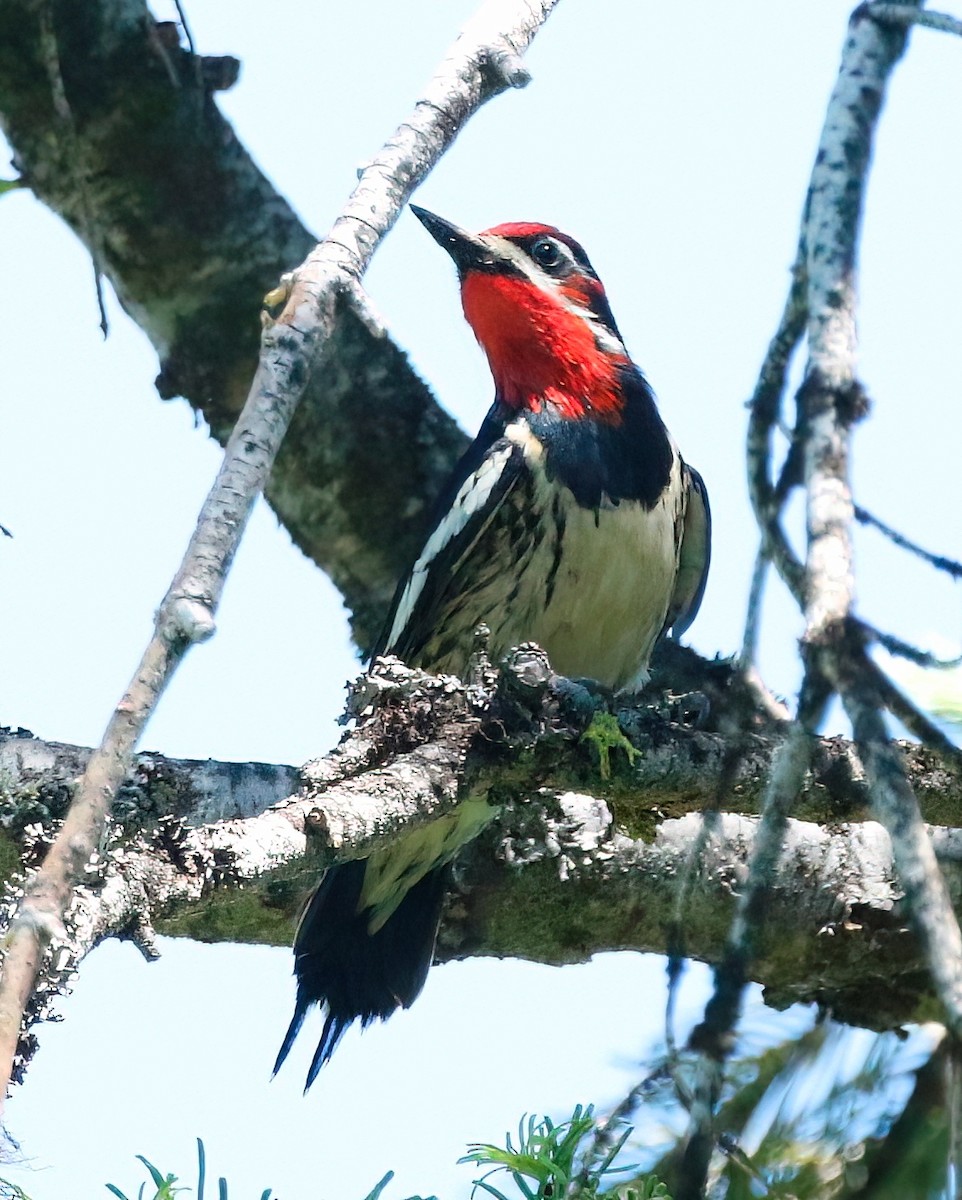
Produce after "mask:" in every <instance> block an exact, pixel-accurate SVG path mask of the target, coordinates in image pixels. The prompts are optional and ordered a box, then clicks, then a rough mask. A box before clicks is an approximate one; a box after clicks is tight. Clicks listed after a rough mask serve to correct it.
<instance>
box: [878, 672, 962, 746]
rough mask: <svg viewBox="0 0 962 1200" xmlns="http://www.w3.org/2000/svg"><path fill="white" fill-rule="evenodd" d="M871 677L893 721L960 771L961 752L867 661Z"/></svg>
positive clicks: (882, 673) (930, 720)
mask: <svg viewBox="0 0 962 1200" xmlns="http://www.w3.org/2000/svg"><path fill="white" fill-rule="evenodd" d="M868 662H869V663H870V665H871V668H872V670H873V671H874V675H875V686H876V688H877V689H878V692H879V698H880V700H881V702H882V703H883V704H884V705H885V707H886V708H887V709H888V711H889V712H890V713H891V714H892V716H893V717H895V719H896V720H897V721H901V723H902V724H903V725H904V726H905V728H906V729H907V730H908V731H909V733H911V734H912V736H913V737H916V738H918V740H919V741H920V742H921V743H922V745H923V746H929V747H930V748H931V749H933V750H935V751H936V753H937V754H940V755H941V756H942V757H943V758H944V759H946V760H947V761H948V762H949V763H950V764H952V765H953V766H955V768H956V769H962V750H960V749H959V747H958V746H957V745H956V744H955V742H953V741H952V740H951V739H950V738H948V737H947V736H946V735H945V734H944V733H943V732H942V730H941V729H939V727H938V725H936V724H935V722H934V721H933V720H932V719H931V717H929V716H928V715H927V714H926V713H924V712H922V710H921V709H920V708H918V707H917V706H916V705H915V704H913V703H912V701H911V700H910V699H909V697H908V696H906V695H905V693H904V692H903V691H901V690H900V689H899V688H898V687H897V686H896V685H895V683H894V682H893V681H892V680H891V679H890V678H889V677H888V675H886V674H885V672H884V671H883V670H882V668H881V667H880V666H879V665H878V663H877V662H875V661H874V660H873V659H869V660H868Z"/></svg>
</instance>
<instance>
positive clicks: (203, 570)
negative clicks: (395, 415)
mask: <svg viewBox="0 0 962 1200" xmlns="http://www.w3.org/2000/svg"><path fill="white" fill-rule="evenodd" d="M555 3H556V0H540V2H536V0H515V2H511V0H488V2H487V3H486V4H484V5H483V6H482V8H481V9H480V10H479V11H478V13H477V15H476V16H475V17H474V18H473V19H472V21H471V22H469V24H468V25H467V26H466V27H465V29H464V30H463V32H462V34H461V36H460V37H459V39H458V41H457V42H456V44H455V46H454V47H453V48H452V50H451V51H450V52H449V54H448V56H447V58H446V59H445V60H444V62H443V63H442V65H441V67H440V69H439V70H438V73H437V74H436V75H435V77H434V79H433V80H432V81H431V82H430V84H429V85H428V88H427V90H426V91H425V93H424V95H423V97H422V98H421V99H420V100H419V101H418V103H417V105H416V106H415V110H414V112H413V113H412V115H411V117H410V118H409V119H408V120H406V121H404V122H402V123H401V125H400V126H399V127H398V129H397V131H396V133H395V134H394V136H393V137H392V138H391V139H390V140H389V141H388V143H387V144H386V145H385V146H384V147H383V148H382V150H381V151H380V153H379V154H378V156H377V157H376V158H375V159H374V160H373V161H372V162H371V163H370V164H368V166H367V167H365V169H364V170H363V171H362V172H361V175H360V177H359V180H358V184H357V187H356V188H355V190H354V192H353V193H352V195H351V198H350V199H349V201H348V203H347V205H346V206H345V208H344V210H343V212H342V214H341V216H340V217H339V218H338V220H337V221H336V222H335V224H334V227H333V228H332V230H331V232H330V234H329V235H328V237H327V239H326V240H325V241H324V242H322V243H321V244H320V245H319V246H318V247H317V248H316V249H315V250H314V251H312V252H311V253H310V254H309V255H308V257H307V259H306V260H305V262H304V264H303V266H302V267H301V268H300V270H298V271H297V272H296V273H295V275H294V277H293V286H292V288H291V295H290V299H289V301H288V303H287V305H286V307H285V309H284V311H283V312H282V314H281V315H280V317H279V318H278V320H277V321H276V322H275V323H273V324H272V325H270V326H269V327H268V328H267V329H266V330H265V332H264V336H263V339H262V349H261V358H260V363H259V365H258V369H257V373H256V375H255V377H254V382H253V385H252V387H251V391H250V395H249V396H248V401H247V404H246V405H245V408H244V411H243V413H242V414H241V417H240V420H239V421H238V423H237V426H236V427H235V429H234V432H233V434H232V435H231V438H230V441H229V442H228V445H227V449H226V452H225V456H224V462H223V465H222V467H221V469H220V472H219V473H218V476H217V479H216V480H215V482H214V485H213V487H212V489H211V492H210V494H209V496H208V498H207V500H206V502H205V504H204V507H203V509H202V510H201V514H200V517H199V519H198V523H197V528H196V530H195V532H194V535H193V537H192V538H191V541H190V544H189V546H188V548H187V552H186V555H185V558H184V561H183V563H182V565H181V568H180V570H179V571H178V573H177V575H176V577H175V579H174V581H173V583H172V585H171V587H170V589H169V591H168V593H167V595H166V597H165V598H164V600H163V602H162V603H161V606H160V609H159V611H158V615H157V621H156V630H155V634H154V636H153V638H152V639H151V642H150V644H149V646H148V647H147V649H146V651H145V653H144V657H143V659H142V661H141V664H140V666H139V668H138V670H137V672H136V674H135V676H134V678H133V680H132V682H131V684H130V686H129V687H128V690H127V692H126V693H125V695H124V697H123V699H122V700H121V702H120V704H119V705H118V706H117V709H116V711H115V713H114V716H113V718H112V719H111V721H110V723H109V725H108V727H107V730H106V732H105V734H104V739H103V742H102V743H101V746H100V748H99V749H98V750H97V751H95V752H94V754H93V756H92V757H91V760H90V762H89V764H88V766H87V770H86V772H85V774H84V778H83V780H82V781H81V784H80V788H79V791H78V794H77V796H76V798H75V799H74V801H73V803H72V804H71V807H70V810H69V812H68V814H67V816H66V818H65V820H64V824H63V828H62V829H61V831H60V833H59V835H58V837H57V838H56V840H55V841H54V843H53V845H52V846H51V847H50V850H49V852H48V854H47V856H46V858H45V860H44V862H43V865H42V866H41V867H40V869H39V870H38V871H36V872H35V874H33V875H32V876H31V877H30V879H29V880H28V881H27V883H26V885H25V889H24V896H23V899H22V901H21V903H20V905H19V908H18V910H17V913H16V914H15V916H14V917H13V919H12V921H11V924H10V928H9V932H8V934H7V939H6V955H5V958H4V965H3V974H2V977H0V1079H2V1080H3V1081H4V1082H5V1081H6V1080H9V1079H10V1077H11V1072H12V1067H13V1062H14V1057H15V1053H16V1047H17V1042H18V1038H19V1031H20V1024H21V1018H22V1015H23V1013H24V1011H25V1009H26V1006H27V1002H28V999H29V995H30V992H31V990H32V988H33V985H34V982H35V980H36V977H37V972H38V970H39V966H40V961H41V958H42V955H43V952H44V950H45V948H46V946H47V945H48V944H49V942H50V940H51V938H54V937H58V936H60V935H61V934H62V932H63V918H64V914H65V913H66V911H67V908H68V906H69V903H70V898H71V893H72V890H73V888H74V887H75V886H76V885H77V883H78V882H80V881H81V880H82V879H83V878H84V872H85V870H86V868H87V864H88V863H89V862H90V860H91V857H92V856H93V855H94V854H96V853H97V852H98V851H99V850H100V849H101V848H102V844H103V840H104V836H105V830H106V824H107V817H108V813H109V810H110V804H111V801H112V799H113V796H114V793H115V791H116V789H117V787H118V786H119V784H120V783H121V781H122V779H123V777H124V775H125V773H126V771H127V768H128V766H129V764H130V760H131V756H132V753H133V750H134V747H135V745H136V743H137V740H138V738H139V737H140V735H141V733H142V731H143V729H144V727H145V725H146V723H147V720H148V719H149V717H150V715H151V713H152V711H153V709H154V706H155V705H156V703H157V700H158V699H159V697H160V695H161V693H162V691H163V689H164V687H165V686H166V684H167V682H168V681H169V679H170V677H171V675H172V674H173V672H174V670H175V669H176V667H177V665H178V664H179V662H180V660H181V659H182V658H183V656H184V654H185V653H186V651H187V649H188V648H189V647H190V646H191V645H192V644H193V643H194V642H198V641H203V640H204V639H205V638H207V637H210V636H211V634H212V633H213V632H214V612H215V611H216V608H217V605H218V602H219V599H220V594H221V590H222V588H223V584H224V580H225V577H226V575H227V572H228V570H229V568H230V564H231V561H232V559H233V556H234V553H235V550H236V548H237V545H238V543H239V540H240V538H241V536H242V534H243V531H244V528H245V525H246V522H247V518H248V515H249V513H250V511H251V508H252V506H253V503H254V500H255V499H256V497H257V496H258V495H259V494H260V492H261V491H262V490H263V487H264V484H265V482H266V480H267V477H268V475H269V473H270V469H271V466H272V464H273V461H274V458H275V456H276V454H277V450H278V448H279V446H280V443H281V440H282V439H283V436H284V433H285V432H286V430H287V426H288V424H289V422H290V419H291V416H292V415H293V412H294V409H295V408H296V406H297V402H298V400H299V398H300V395H301V393H302V392H303V390H304V388H305V385H306V380H307V378H308V376H309V374H310V370H311V366H312V364H313V362H314V359H315V357H316V356H317V354H318V352H319V350H320V348H321V346H322V345H323V343H324V340H325V338H326V337H327V336H328V335H329V334H330V332H331V330H332V329H333V327H334V323H335V298H336V296H337V294H338V293H339V292H341V291H343V290H344V289H345V288H346V287H350V286H352V284H353V283H354V282H356V281H357V280H358V279H359V278H360V277H361V275H362V274H363V272H364V270H365V269H366V267H367V265H368V262H369V261H370V258H371V255H372V254H373V253H374V251H375V249H376V248H377V245H378V243H379V242H380V240H381V238H382V237H383V236H384V234H385V233H386V232H387V231H388V230H389V229H390V228H391V226H392V225H393V223H394V221H395V220H396V218H397V215H398V212H399V211H400V208H401V206H402V205H403V204H404V203H405V201H406V200H407V198H408V196H409V195H410V193H411V191H412V190H413V188H414V187H416V186H417V184H418V183H419V182H420V181H421V180H422V179H423V178H424V176H425V175H426V174H427V173H428V172H429V171H430V170H431V168H432V167H433V166H434V164H435V163H436V162H437V160H438V159H439V158H440V157H441V155H442V154H443V153H444V151H445V150H446V149H447V148H448V146H450V144H451V143H452V141H453V140H454V138H455V137H456V135H457V133H458V131H459V130H460V129H461V127H462V125H463V124H464V122H465V121H466V120H467V119H468V118H469V117H470V116H471V115H472V114H473V113H474V112H475V111H476V110H477V109H478V108H479V107H480V106H481V105H482V104H483V103H484V102H485V101H486V100H487V99H489V98H490V97H491V96H493V95H496V94H497V93H498V92H500V91H502V90H503V89H504V88H505V87H507V86H512V85H514V84H518V83H523V82H524V76H523V73H522V72H519V71H518V69H517V66H516V61H515V60H516V57H517V56H518V55H519V54H521V53H523V52H524V50H525V49H526V48H527V46H528V44H529V42H530V40H531V38H532V37H533V36H534V34H535V33H536V32H537V30H538V29H539V28H540V26H541V24H542V23H543V22H544V20H545V18H546V17H547V16H548V14H549V12H550V11H551V9H552V8H553V7H554V4H555Z"/></svg>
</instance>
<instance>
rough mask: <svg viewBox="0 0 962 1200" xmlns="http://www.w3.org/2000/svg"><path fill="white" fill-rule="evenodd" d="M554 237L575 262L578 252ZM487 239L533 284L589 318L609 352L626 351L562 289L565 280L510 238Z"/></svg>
mask: <svg viewBox="0 0 962 1200" xmlns="http://www.w3.org/2000/svg"><path fill="white" fill-rule="evenodd" d="M546 236H548V235H546ZM551 240H552V242H554V243H555V244H556V245H557V247H558V249H559V250H561V251H562V252H563V253H564V254H565V255H566V256H567V257H568V259H569V261H570V262H574V255H572V253H571V249H570V248H569V247H568V246H566V245H565V243H564V242H561V241H558V239H557V238H552V239H551ZM484 241H486V242H487V243H488V245H489V246H490V247H491V248H492V250H494V252H495V255H496V256H497V257H498V258H501V259H506V260H507V261H508V262H510V263H511V265H512V266H514V267H516V268H517V269H518V271H519V272H520V273H521V274H522V275H523V276H524V277H525V278H526V279H527V280H528V281H529V283H533V284H534V285H535V287H538V288H540V289H541V290H542V291H543V292H545V293H546V294H547V295H548V296H550V297H551V298H552V300H554V301H555V303H556V304H559V305H560V306H561V307H562V308H564V309H566V310H567V311H568V312H569V313H571V314H572V315H573V316H576V317H580V318H581V320H582V321H585V322H586V323H587V324H588V326H589V327H590V329H591V332H592V333H593V334H594V336H595V340H596V341H597V343H598V345H599V346H600V347H601V349H602V350H605V351H607V352H608V353H609V354H624V352H625V348H624V346H623V345H622V343H621V342H620V341H619V340H618V339H617V338H616V337H614V336H613V335H612V334H611V333H610V332H609V331H608V330H607V329H606V328H605V326H604V325H603V324H602V323H601V321H600V320H599V319H598V317H597V316H596V315H595V314H594V313H593V312H592V311H591V309H590V308H587V307H586V306H585V305H584V304H579V303H578V302H577V301H576V300H573V299H572V298H571V297H570V296H568V295H567V294H566V293H565V292H564V291H563V290H562V287H561V281H560V280H558V279H552V277H551V276H550V275H549V274H548V273H547V271H544V270H542V268H541V267H539V266H538V264H537V263H536V262H535V261H534V259H533V258H531V256H530V255H528V254H526V253H525V251H524V250H522V249H521V247H520V246H517V245H515V243H514V242H509V241H508V239H507V238H503V237H498V236H497V235H495V234H485V235H484Z"/></svg>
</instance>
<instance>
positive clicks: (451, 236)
mask: <svg viewBox="0 0 962 1200" xmlns="http://www.w3.org/2000/svg"><path fill="white" fill-rule="evenodd" d="M411 212H413V213H414V215H415V216H416V217H417V219H418V220H419V221H420V222H421V224H422V225H423V226H424V228H425V229H426V230H427V231H428V233H429V234H430V235H431V237H433V238H434V240H435V241H436V242H437V244H438V245H439V246H443V247H444V249H445V250H447V252H448V254H450V255H451V257H452V258H453V259H454V262H455V265H456V266H457V268H458V270H459V271H461V272H462V273H463V272H464V271H471V270H475V271H477V270H482V269H484V268H486V267H487V268H489V269H490V268H491V267H493V266H494V265H495V259H494V256H493V254H492V253H491V248H490V246H488V245H487V244H486V243H485V242H483V241H482V240H481V238H479V237H478V236H477V234H474V233H468V232H467V230H464V229H460V228H459V227H458V226H457V225H452V224H451V222H450V221H445V219H444V218H443V217H438V216H435V214H434V213H432V212H428V210H427V209H426V208H418V206H417V205H416V204H412V205H411Z"/></svg>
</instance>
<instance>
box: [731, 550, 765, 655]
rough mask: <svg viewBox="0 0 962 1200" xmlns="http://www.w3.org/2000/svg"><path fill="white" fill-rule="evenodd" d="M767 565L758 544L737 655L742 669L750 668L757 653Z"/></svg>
mask: <svg viewBox="0 0 962 1200" xmlns="http://www.w3.org/2000/svg"><path fill="white" fill-rule="evenodd" d="M768 566H769V562H768V555H767V554H766V553H765V549H764V546H759V547H758V553H757V554H756V555H755V565H754V567H753V568H752V582H751V586H750V587H749V589H748V607H747V610H746V613H745V632H744V633H743V634H742V648H741V652H740V653H739V656H738V665H739V667H741V669H742V670H743V671H748V670H750V669H751V668H752V666H753V665H754V663H755V658H756V656H757V654H758V633H759V629H760V628H761V619H762V600H763V599H764V596H765V580H766V579H767V577H768Z"/></svg>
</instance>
